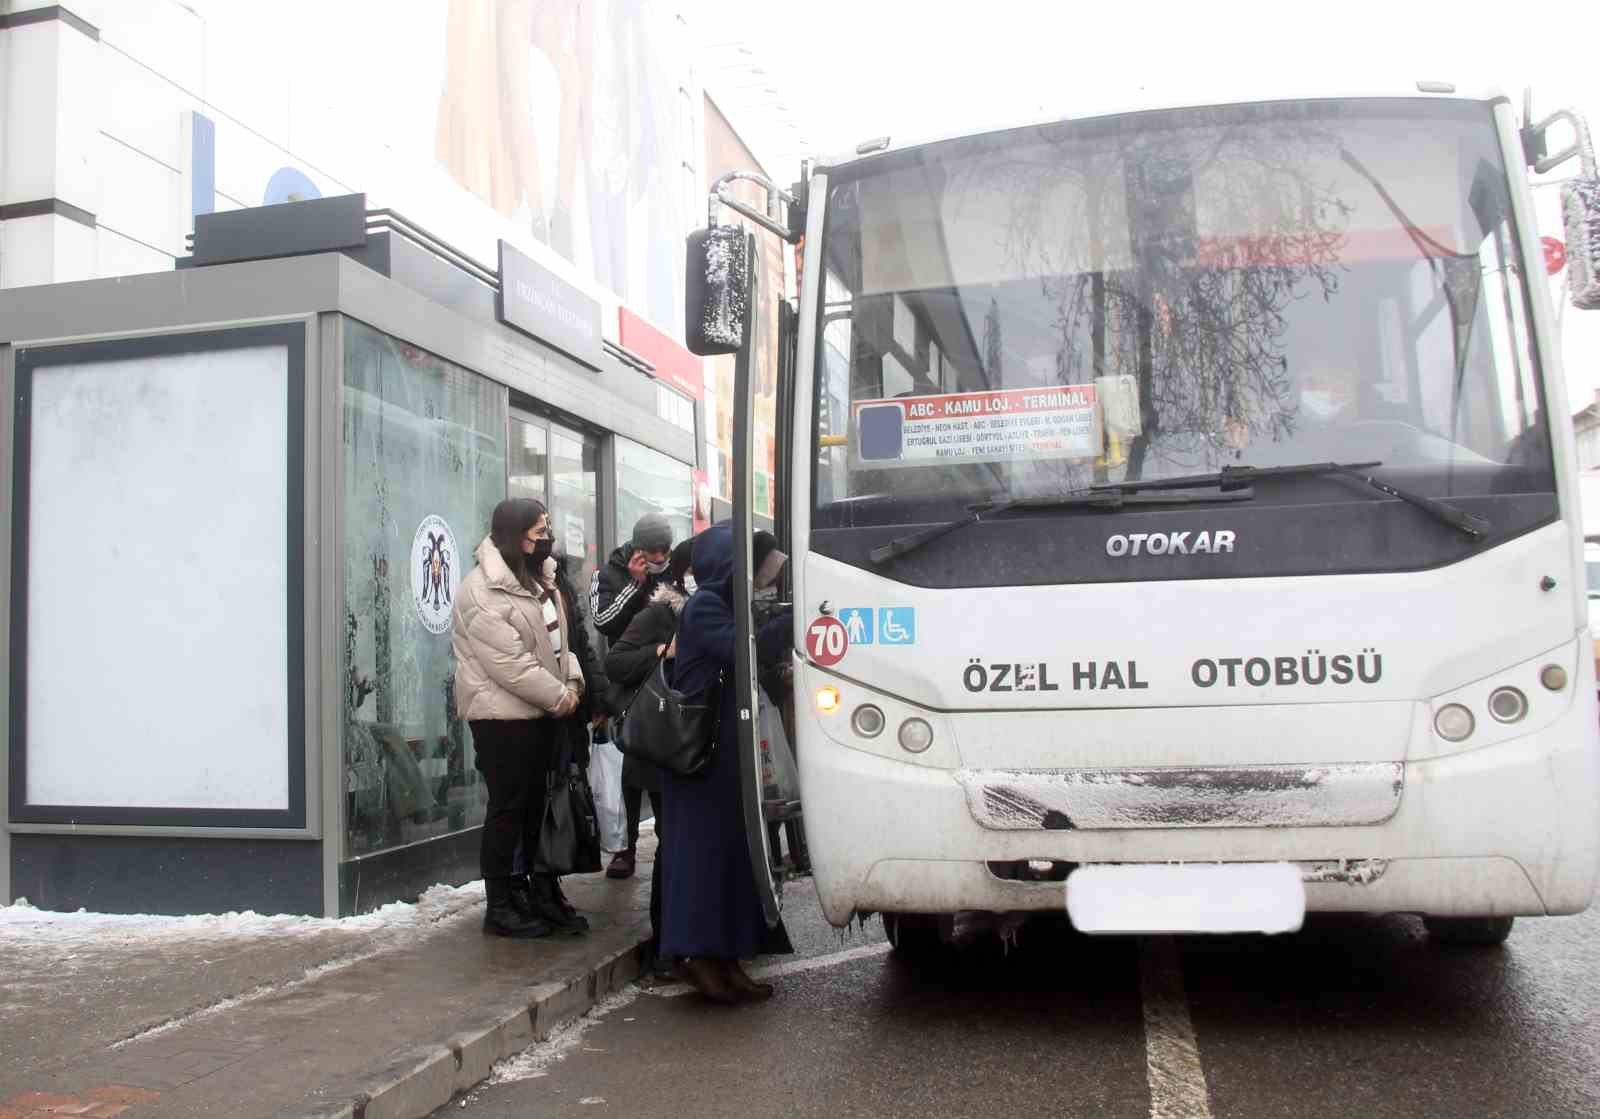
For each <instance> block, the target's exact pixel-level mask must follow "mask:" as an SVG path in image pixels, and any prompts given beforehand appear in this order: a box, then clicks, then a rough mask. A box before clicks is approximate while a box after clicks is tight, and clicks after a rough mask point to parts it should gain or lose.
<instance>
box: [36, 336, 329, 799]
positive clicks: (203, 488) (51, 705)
mask: <svg viewBox="0 0 1600 1119" xmlns="http://www.w3.org/2000/svg"><path fill="white" fill-rule="evenodd" d="M290 376H291V358H290V347H289V346H288V345H282V344H279V345H271V344H268V345H250V346H246V347H238V346H235V347H233V348H222V349H211V350H208V351H206V352H155V353H135V354H134V355H132V356H126V357H123V358H120V359H117V360H95V361H87V362H83V363H80V364H41V365H39V366H38V367H37V368H35V369H34V370H33V371H32V374H31V386H30V396H31V400H30V402H29V407H28V417H27V422H28V425H29V431H28V440H29V444H28V452H27V459H26V462H27V470H28V499H27V505H28V509H27V529H26V531H27V542H26V549H25V552H26V564H27V587H26V603H27V633H26V657H27V661H26V689H25V696H14V697H13V699H14V702H23V703H25V704H26V709H25V710H26V717H25V726H26V751H27V753H26V759H27V764H26V774H27V777H26V799H27V802H28V804H29V805H35V806H48V805H93V806H99V807H104V808H110V809H133V808H177V809H212V810H243V811H252V810H254V811H268V812H282V811H286V810H288V809H289V808H290V804H291V798H292V796H293V794H292V792H291V788H292V786H295V785H296V782H295V781H293V780H292V775H291V764H290V760H289V759H290V758H291V756H292V750H291V749H289V746H290V743H291V742H299V741H301V735H302V733H303V731H302V730H301V729H300V728H295V727H294V718H293V703H292V702H291V688H290V684H291V680H290V664H291V658H290V656H289V642H290V636H291V626H290V625H289V624H288V621H287V620H288V619H289V618H291V616H292V611H291V606H292V603H294V602H298V601H299V595H298V592H293V591H291V587H290V579H291V578H295V579H298V578H299V572H298V570H294V571H291V569H290V568H291V564H290V558H289V557H290V541H289V521H290V517H289V512H290V501H291V500H292V496H291V489H290V477H289V470H288V457H289V456H288V454H287V453H286V448H287V447H289V446H290V442H289V434H290V433H289V429H288V425H289V423H290V415H291V412H290V403H289V402H290V400H291V394H290V392H289V381H290ZM295 422H296V423H297V424H298V422H299V418H298V417H295ZM298 469H299V467H298V464H296V466H295V470H296V482H297V481H298ZM292 628H293V632H294V633H295V634H298V633H300V632H301V631H300V629H299V627H298V625H296V626H294V627H292ZM291 735H292V737H291ZM14 745H15V744H14Z"/></svg>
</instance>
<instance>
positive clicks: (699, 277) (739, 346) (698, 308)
mask: <svg viewBox="0 0 1600 1119" xmlns="http://www.w3.org/2000/svg"><path fill="white" fill-rule="evenodd" d="M769 189H773V190H775V189H776V188H770V185H769ZM716 197H717V192H716V191H715V190H714V191H713V206H715V201H716ZM723 201H725V202H726V203H727V204H728V205H730V206H734V208H736V209H739V210H740V212H742V213H746V214H747V216H751V217H752V218H755V217H756V216H757V215H756V213H755V212H754V211H750V210H748V209H746V208H745V207H743V206H739V205H736V204H735V203H734V202H733V201H731V200H727V199H724V200H723ZM760 224H762V225H764V226H765V227H767V228H768V229H771V230H773V231H774V232H778V231H780V230H781V227H779V226H778V225H777V224H776V222H775V221H774V220H771V219H767V218H764V217H763V218H762V220H761V221H760ZM784 236H785V237H786V239H787V232H786V231H784ZM759 263H760V250H759V246H758V245H757V243H756V239H755V236H754V235H753V234H751V233H748V232H746V231H745V230H743V229H741V228H737V227H733V226H720V225H716V224H715V217H714V211H713V224H712V225H711V227H710V228H708V229H705V230H700V231H697V232H695V233H693V234H691V235H690V237H689V243H688V254H687V266H686V280H687V283H686V295H687V300H686V305H687V329H686V331H685V334H686V339H685V340H686V342H687V345H688V348H689V350H690V351H691V352H692V353H696V354H700V355H702V356H712V355H718V354H724V355H725V354H732V355H734V386H733V462H732V470H733V487H732V489H733V494H732V497H733V518H732V520H733V545H734V547H733V586H734V593H733V602H732V606H733V615H734V626H735V662H734V672H733V679H732V680H731V681H730V682H729V683H730V685H731V686H732V687H733V688H734V689H735V696H734V712H735V716H736V718H737V720H738V727H737V736H736V741H737V746H738V751H739V768H740V788H741V792H742V801H743V811H744V824H745V838H746V842H747V843H748V845H749V851H750V869H751V872H752V873H753V875H754V876H755V883H756V891H757V893H758V894H759V896H760V898H761V905H762V909H763V911H764V915H765V917H766V920H767V924H768V925H769V926H776V925H777V924H778V921H779V918H780V917H781V916H782V905H783V887H782V882H781V879H780V878H779V876H778V874H776V873H775V872H774V870H773V858H772V854H773V850H772V842H771V839H770V832H769V830H768V825H769V824H772V823H777V822H780V821H788V820H791V819H795V818H797V817H798V816H799V812H800V804H799V802H798V800H782V799H777V798H772V797H769V796H768V795H767V794H768V790H767V783H766V779H765V775H764V773H763V769H764V767H763V764H762V762H763V759H762V741H761V736H762V726H763V719H762V710H761V707H762V705H763V704H764V703H765V702H766V700H765V697H764V696H763V695H762V692H761V688H760V686H759V684H758V682H757V667H758V666H757V663H756V629H755V618H754V609H753V603H752V589H753V588H752V585H751V584H752V581H753V576H754V570H753V569H754V556H753V538H754V535H755V502H754V496H755V494H754V490H755V487H754V474H755V461H754V460H755V453H754V451H755V448H754V443H755V438H754V434H755V422H754V421H755V380H756V377H755V370H754V369H753V368H752V365H753V361H752V352H753V342H754V340H753V333H754V332H753V330H752V329H751V326H752V322H751V319H752V315H753V313H754V308H755V307H756V306H757V300H756V296H757V295H758V285H759V284H760V283H761V276H760V271H761V270H760V267H759ZM778 302H780V303H781V300H779V301H778ZM780 349H781V347H780ZM790 364H791V367H792V363H790ZM780 492H781V491H780ZM781 528H782V526H781V525H780V529H781ZM785 535H786V533H785ZM781 538H782V537H780V539H781ZM768 714H769V718H768V719H767V720H766V725H768V726H771V727H777V726H778V725H779V724H780V721H781V720H780V718H779V713H778V712H777V711H776V710H775V709H774V710H772V711H771V712H769V713H768ZM777 733H781V730H780V731H778V732H777Z"/></svg>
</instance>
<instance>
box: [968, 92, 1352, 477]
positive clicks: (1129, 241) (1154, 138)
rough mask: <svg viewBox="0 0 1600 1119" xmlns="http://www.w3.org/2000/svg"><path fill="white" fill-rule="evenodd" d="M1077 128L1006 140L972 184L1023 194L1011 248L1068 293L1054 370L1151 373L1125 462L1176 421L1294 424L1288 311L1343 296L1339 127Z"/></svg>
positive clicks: (1281, 432)
mask: <svg viewBox="0 0 1600 1119" xmlns="http://www.w3.org/2000/svg"><path fill="white" fill-rule="evenodd" d="M1066 143H1069V144H1073V145H1074V146H1075V147H1077V148H1078V150H1077V151H1075V152H1071V153H1066V154H1065V157H1063V154H1058V153H1056V152H1053V151H1050V149H1049V148H1048V147H1046V148H1044V149H1041V148H1037V147H1034V148H1032V149H1031V151H1030V152H1029V153H1028V154H1030V155H1032V156H1033V157H1034V158H1032V159H1028V158H1020V159H1008V158H1006V156H1005V155H999V156H998V157H997V158H996V159H995V160H992V161H987V162H985V163H983V164H981V165H980V166H974V167H973V168H972V169H971V171H970V174H972V175H973V176H974V178H975V181H972V182H969V183H967V184H961V185H962V186H964V187H966V188H967V189H972V190H975V191H977V192H979V193H980V194H981V195H982V196H984V197H987V198H991V199H1001V198H1003V199H1004V200H1005V204H1006V205H1008V206H1010V207H1011V212H1010V213H1009V215H1008V220H1007V221H1006V222H1005V228H1006V241H1007V243H1006V245H1005V246H1004V249H1005V253H1006V256H1007V258H1008V261H1009V263H1010V264H1011V266H1012V267H1014V268H1015V269H1016V270H1017V273H1018V274H1020V275H1024V276H1034V277H1038V283H1039V284H1040V285H1041V289H1042V293H1043V295H1044V297H1045V298H1046V299H1047V300H1048V301H1049V303H1050V305H1051V306H1052V308H1053V310H1054V318H1053V322H1052V323H1051V324H1050V326H1051V328H1052V331H1053V334H1054V339H1053V344H1054V345H1055V347H1056V352H1055V361H1054V367H1055V376H1056V378H1058V379H1059V380H1060V381H1062V382H1063V383H1074V382H1081V381H1084V380H1087V379H1090V378H1092V377H1098V376H1107V375H1110V374H1113V373H1118V372H1122V373H1127V372H1131V373H1133V374H1134V375H1135V376H1136V377H1137V380H1138V385H1139V398H1140V405H1141V413H1142V426H1143V431H1142V432H1141V433H1140V434H1139V435H1138V436H1137V437H1136V438H1135V439H1134V440H1133V441H1132V443H1131V445H1130V446H1129V447H1128V449H1127V476H1128V477H1130V478H1137V477H1139V476H1141V474H1142V473H1143V471H1144V469H1145V465H1146V461H1145V460H1146V457H1147V456H1148V455H1149V454H1150V451H1151V448H1152V445H1153V443H1154V442H1155V441H1156V439H1157V437H1158V436H1160V435H1162V434H1173V433H1192V434H1193V435H1195V436H1196V437H1197V439H1211V440H1213V443H1212V448H1213V450H1212V453H1213V454H1216V453H1219V452H1220V451H1221V450H1223V449H1225V448H1226V446H1228V445H1230V444H1231V445H1233V446H1239V445H1242V444H1243V443H1244V442H1245V441H1247V440H1253V439H1263V438H1264V439H1269V440H1278V439H1281V438H1283V437H1285V436H1288V435H1292V434H1293V433H1294V429H1295V423H1296V420H1297V413H1296V409H1295V405H1294V402H1293V397H1292V394H1291V388H1292V379H1291V378H1290V376H1289V373H1288V362H1287V346H1286V340H1285V334H1286V330H1287V313H1288V311H1289V309H1290V307H1291V306H1292V305H1293V304H1294V303H1295V302H1296V301H1298V300H1303V299H1308V298H1318V297H1320V298H1322V299H1324V300H1327V299H1331V298H1332V297H1333V296H1334V295H1336V294H1337V292H1338V290H1339V281H1340V276H1341V272H1342V268H1341V265H1340V255H1341V250H1342V247H1343V245H1344V243H1345V236H1344V230H1345V228H1346V226H1347V224H1348V218H1349V215H1350V213H1351V207H1350V205H1348V204H1347V203H1346V202H1344V201H1343V200H1341V198H1340V197H1339V196H1338V194H1337V193H1336V191H1335V188H1334V181H1335V178H1336V176H1333V175H1329V176H1328V178H1327V180H1326V181H1319V179H1318V176H1317V169H1318V168H1319V167H1327V166H1328V165H1329V161H1330V160H1336V159H1337V156H1338V152H1339V151H1340V140H1339V137H1338V136H1337V135H1336V134H1334V133H1332V132H1329V131H1327V130H1324V129H1320V128H1318V127H1316V126H1315V125H1314V124H1310V123H1294V122H1290V123H1279V124H1277V125H1276V126H1273V127H1263V126H1261V125H1260V124H1259V123H1252V124H1246V125H1238V124H1234V125H1231V126H1219V125H1216V124H1211V125H1209V126H1208V125H1207V124H1206V122H1205V121H1203V120H1196V119H1195V118H1194V117H1193V116H1191V117H1190V118H1189V119H1188V120H1185V122H1184V127H1182V128H1174V129H1171V130H1166V129H1163V130H1161V131H1158V132H1149V131H1130V132H1126V133H1123V134H1121V135H1118V136H1113V137H1107V138H1103V139H1098V140H1093V141H1089V142H1087V143H1081V144H1080V143H1077V142H1075V141H1073V140H1070V139H1069V140H1067V141H1066ZM1197 184H1200V190H1201V192H1202V193H1203V195H1204V197H1205V199H1206V207H1207V211H1206V226H1207V228H1210V229H1219V230H1238V231H1241V233H1240V234H1238V235H1225V236H1209V237H1202V236H1200V235H1199V233H1198V222H1197V216H1196V212H1195V197H1196V185H1197ZM991 317H993V316H992V313H991ZM996 329H997V330H998V327H996ZM993 372H994V371H991V376H992V373H993ZM990 383H991V384H994V383H996V382H995V381H994V380H991V381H990Z"/></svg>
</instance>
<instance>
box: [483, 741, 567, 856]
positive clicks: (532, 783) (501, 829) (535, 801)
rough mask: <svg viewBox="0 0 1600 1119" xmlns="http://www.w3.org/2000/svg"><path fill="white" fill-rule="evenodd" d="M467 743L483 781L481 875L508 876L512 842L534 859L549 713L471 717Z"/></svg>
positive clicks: (546, 762)
mask: <svg viewBox="0 0 1600 1119" xmlns="http://www.w3.org/2000/svg"><path fill="white" fill-rule="evenodd" d="M470 725H471V727H472V744H473V748H474V749H475V750H476V751H477V755H478V760H477V767H478V772H480V773H482V774H483V780H484V784H486V785H487V786H488V787H489V807H488V809H487V811H486V812H485V814H484V819H483V840H482V842H481V844H480V845H479V848H478V867H479V869H480V870H481V871H482V873H483V877H484V879H485V880H487V879H490V878H508V877H510V875H511V873H512V860H513V859H514V858H515V857H516V853H517V845H518V844H519V843H520V844H521V845H522V850H523V855H524V857H525V860H526V863H527V865H528V866H533V865H535V857H536V855H537V853H538V851H539V828H540V825H542V824H543V822H544V795H545V789H544V785H545V774H546V773H547V772H548V771H549V769H550V757H551V753H552V750H551V743H550V738H551V728H552V727H553V726H554V725H555V722H554V720H552V719H475V720H473V721H472V723H471V724H470Z"/></svg>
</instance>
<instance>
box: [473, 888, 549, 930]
mask: <svg viewBox="0 0 1600 1119" xmlns="http://www.w3.org/2000/svg"><path fill="white" fill-rule="evenodd" d="M483 892H484V896H485V897H486V898H487V899H488V905H487V907H486V908H485V910H484V914H483V931H484V934H485V935H487V936H509V937H513V938H515V939H517V940H535V939H537V938H539V937H541V936H549V935H550V933H551V926H550V924H549V922H547V921H544V920H541V919H540V918H539V917H537V916H526V917H525V916H523V914H522V913H521V912H520V911H519V910H518V908H517V905H516V901H515V894H514V892H513V888H512V884H511V879H509V878H485V879H484V880H483Z"/></svg>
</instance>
